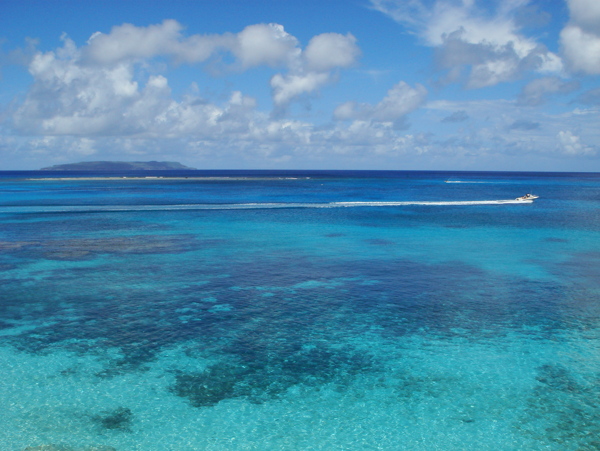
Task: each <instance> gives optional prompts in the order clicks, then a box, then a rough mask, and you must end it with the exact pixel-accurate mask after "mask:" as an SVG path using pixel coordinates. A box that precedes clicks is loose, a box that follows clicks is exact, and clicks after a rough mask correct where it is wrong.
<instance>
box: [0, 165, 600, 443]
mask: <svg viewBox="0 0 600 451" xmlns="http://www.w3.org/2000/svg"><path fill="white" fill-rule="evenodd" d="M106 175H110V176H111V177H112V176H113V175H114V174H75V177H74V174H72V173H65V174H57V173H48V172H32V173H8V172H4V173H0V251H1V252H0V354H1V356H0V370H1V371H2V383H0V399H2V400H3V415H2V416H0V443H2V444H3V445H2V447H1V449H2V450H4V449H6V450H9V451H13V450H14V451H21V450H24V449H25V448H27V447H32V448H34V447H42V446H43V445H54V448H53V449H56V450H59V449H60V450H90V451H91V450H92V449H95V450H118V451H128V450H144V451H146V450H157V451H158V450H253V449H257V450H258V449H260V450H377V449H382V450H436V449H439V450H471V449H473V450H518V449H523V450H593V449H600V439H598V437H600V405H599V404H598V399H599V397H600V341H599V338H600V334H599V325H600V323H599V316H600V175H598V174H540V173H439V172H300V171H298V172H290V171H288V172H283V171H282V172H268V171H262V172H259V171H256V172H224V171H223V172H208V171H207V172H200V171H197V172H196V171H194V172H185V173H164V174H152V175H153V176H156V177H160V176H162V177H165V176H169V177H173V178H145V179H138V178H131V177H135V176H146V175H147V173H143V174H117V176H118V177H119V178H114V179H105V178H102V177H103V176H106ZM49 177H50V178H51V179H48V178H49ZM64 177H67V179H65V178H64ZM122 177H128V178H122ZM186 177H187V178H186ZM446 181H450V182H453V183H445V182H446ZM527 192H532V193H534V194H537V195H539V196H540V198H539V199H537V200H536V201H535V202H532V203H523V202H508V201H511V200H514V198H516V197H517V196H521V195H523V194H525V193H527ZM34 449H35V448H34ZM38 449H52V448H38Z"/></svg>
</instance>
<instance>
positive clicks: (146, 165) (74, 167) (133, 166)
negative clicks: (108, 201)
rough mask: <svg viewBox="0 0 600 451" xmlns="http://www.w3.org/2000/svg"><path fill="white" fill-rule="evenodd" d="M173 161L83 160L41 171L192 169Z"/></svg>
mask: <svg viewBox="0 0 600 451" xmlns="http://www.w3.org/2000/svg"><path fill="white" fill-rule="evenodd" d="M194 169H195V168H190V167H188V166H184V165H183V164H181V163H177V162H174V161H85V162H81V163H70V164H57V165H54V166H49V167H47V168H42V169H41V170H42V171H165V170H194Z"/></svg>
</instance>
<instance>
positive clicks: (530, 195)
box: [515, 193, 540, 201]
mask: <svg viewBox="0 0 600 451" xmlns="http://www.w3.org/2000/svg"><path fill="white" fill-rule="evenodd" d="M538 197H540V196H536V195H534V194H529V193H527V194H525V195H524V196H521V197H517V198H516V199H515V200H522V201H525V200H530V201H533V199H537V198H538Z"/></svg>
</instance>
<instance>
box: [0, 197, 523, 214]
mask: <svg viewBox="0 0 600 451" xmlns="http://www.w3.org/2000/svg"><path fill="white" fill-rule="evenodd" d="M530 203H533V200H517V199H507V200H476V201H439V202H438V201H405V202H394V201H391V202H389V201H388V202H383V201H381V202H379V201H358V202H326V203H309V202H260V203H259V202H257V203H237V204H177V205H51V206H40V205H36V206H5V207H0V213H77V212H81V213H93V212H134V211H186V210H260V209H277V208H279V209H283V208H288V209H289V208H358V207H404V206H413V205H415V206H416V205H422V206H472V205H507V204H530Z"/></svg>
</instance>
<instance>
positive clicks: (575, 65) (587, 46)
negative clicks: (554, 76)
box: [560, 24, 600, 75]
mask: <svg viewBox="0 0 600 451" xmlns="http://www.w3.org/2000/svg"><path fill="white" fill-rule="evenodd" d="M560 39H561V44H562V50H563V53H564V55H565V58H566V59H567V61H568V63H569V67H570V69H571V70H573V71H574V72H583V73H587V74H594V75H597V74H600V34H596V33H591V32H587V31H585V30H584V29H582V28H581V27H579V26H577V25H573V24H571V25H568V26H566V27H565V28H564V29H563V30H562V31H561V33H560Z"/></svg>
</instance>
